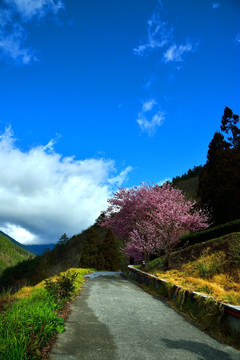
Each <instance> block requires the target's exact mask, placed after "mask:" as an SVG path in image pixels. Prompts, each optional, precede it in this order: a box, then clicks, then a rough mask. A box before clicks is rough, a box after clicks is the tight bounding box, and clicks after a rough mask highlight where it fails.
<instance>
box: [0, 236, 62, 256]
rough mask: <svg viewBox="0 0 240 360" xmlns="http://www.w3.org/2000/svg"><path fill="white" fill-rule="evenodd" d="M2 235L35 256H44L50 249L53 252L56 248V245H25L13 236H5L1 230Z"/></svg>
mask: <svg viewBox="0 0 240 360" xmlns="http://www.w3.org/2000/svg"><path fill="white" fill-rule="evenodd" d="M0 234H2V235H3V236H6V237H7V238H8V239H9V240H11V241H12V242H13V243H14V244H15V245H17V246H20V247H21V248H23V249H25V250H27V251H29V252H30V253H32V254H34V255H42V254H44V252H45V251H46V250H47V249H49V250H52V249H53V248H54V246H55V245H56V244H41V245H34V244H31V245H24V244H21V243H20V242H18V241H16V240H14V239H13V238H12V237H11V236H9V235H7V234H5V233H4V232H3V231H1V230H0Z"/></svg>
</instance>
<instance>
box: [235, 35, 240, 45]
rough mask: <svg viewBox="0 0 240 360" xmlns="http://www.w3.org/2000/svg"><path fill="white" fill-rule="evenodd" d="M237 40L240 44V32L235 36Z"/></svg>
mask: <svg viewBox="0 0 240 360" xmlns="http://www.w3.org/2000/svg"><path fill="white" fill-rule="evenodd" d="M235 42H236V43H237V44H240V33H238V34H237V35H236V37H235Z"/></svg>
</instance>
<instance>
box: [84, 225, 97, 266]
mask: <svg viewBox="0 0 240 360" xmlns="http://www.w3.org/2000/svg"><path fill="white" fill-rule="evenodd" d="M100 247H101V241H100V238H99V236H98V233H97V232H96V230H95V229H94V228H92V229H91V231H90V235H89V237H88V238H87V239H86V240H85V243H84V247H83V252H82V255H81V259H80V262H79V266H80V267H83V268H98V264H97V262H98V255H99V251H100Z"/></svg>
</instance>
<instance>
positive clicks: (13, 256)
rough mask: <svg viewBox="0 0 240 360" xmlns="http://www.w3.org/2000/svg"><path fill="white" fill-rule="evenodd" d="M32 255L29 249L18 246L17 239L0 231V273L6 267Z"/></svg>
mask: <svg viewBox="0 0 240 360" xmlns="http://www.w3.org/2000/svg"><path fill="white" fill-rule="evenodd" d="M12 240H13V241H12ZM33 257H34V255H33V254H31V253H30V252H29V251H27V250H26V249H23V248H22V247H21V246H18V244H17V241H15V240H14V239H11V238H9V236H7V235H5V234H4V233H3V232H2V231H0V274H1V273H2V271H3V270H5V269H6V268H9V267H12V266H15V265H16V264H18V263H19V262H21V261H23V260H27V259H30V258H33Z"/></svg>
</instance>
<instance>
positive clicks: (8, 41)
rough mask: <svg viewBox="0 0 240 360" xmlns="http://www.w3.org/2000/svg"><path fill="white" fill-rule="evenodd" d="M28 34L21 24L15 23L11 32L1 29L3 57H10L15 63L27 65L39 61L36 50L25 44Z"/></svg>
mask: <svg viewBox="0 0 240 360" xmlns="http://www.w3.org/2000/svg"><path fill="white" fill-rule="evenodd" d="M25 38H26V35H25V31H24V29H23V28H22V27H21V26H20V25H15V26H13V28H12V31H11V32H10V33H6V32H3V31H2V32H1V31H0V51H1V53H2V56H3V57H6V58H10V59H12V60H13V61H14V63H15V64H19V65H22V64H23V65H27V64H30V63H31V62H32V61H37V60H38V59H37V57H36V55H35V52H34V51H33V50H32V49H30V48H25V47H24V46H23V44H24V41H25Z"/></svg>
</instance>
